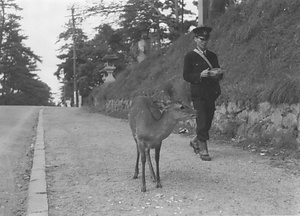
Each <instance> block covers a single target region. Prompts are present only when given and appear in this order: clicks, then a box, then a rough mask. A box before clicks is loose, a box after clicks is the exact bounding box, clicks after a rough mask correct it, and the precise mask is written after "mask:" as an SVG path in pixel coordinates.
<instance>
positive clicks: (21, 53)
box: [0, 0, 51, 105]
mask: <svg viewBox="0 0 300 216" xmlns="http://www.w3.org/2000/svg"><path fill="white" fill-rule="evenodd" d="M0 10H1V11H0V104H7V105H15V104H16V105H21V104H22V105H49V102H50V99H51V93H50V88H49V86H47V84H45V83H43V82H42V81H40V80H39V79H38V76H37V75H36V73H35V71H36V70H37V65H36V63H37V62H41V59H40V57H38V56H37V55H35V54H34V53H33V52H32V51H31V49H30V48H28V47H25V46H24V44H23V41H24V40H26V39H27V37H26V36H24V35H21V34H20V31H21V29H20V24H19V20H20V19H21V18H20V16H17V15H16V14H14V13H15V12H17V11H19V10H21V8H19V6H18V5H17V4H16V3H15V2H14V0H0Z"/></svg>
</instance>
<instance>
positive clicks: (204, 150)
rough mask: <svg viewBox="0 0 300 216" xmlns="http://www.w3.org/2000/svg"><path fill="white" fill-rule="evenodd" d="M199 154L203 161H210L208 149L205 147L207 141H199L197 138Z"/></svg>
mask: <svg viewBox="0 0 300 216" xmlns="http://www.w3.org/2000/svg"><path fill="white" fill-rule="evenodd" d="M198 143H199V154H200V158H201V160H203V161H211V157H210V156H209V154H208V149H207V142H206V140H205V141H200V140H199V142H198Z"/></svg>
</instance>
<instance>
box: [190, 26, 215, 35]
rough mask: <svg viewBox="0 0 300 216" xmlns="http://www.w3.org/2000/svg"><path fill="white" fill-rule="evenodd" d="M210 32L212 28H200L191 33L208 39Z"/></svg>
mask: <svg viewBox="0 0 300 216" xmlns="http://www.w3.org/2000/svg"><path fill="white" fill-rule="evenodd" d="M211 31H212V28H210V27H207V26H200V27H197V28H194V29H193V33H194V34H195V36H203V37H209V33H210V32H211Z"/></svg>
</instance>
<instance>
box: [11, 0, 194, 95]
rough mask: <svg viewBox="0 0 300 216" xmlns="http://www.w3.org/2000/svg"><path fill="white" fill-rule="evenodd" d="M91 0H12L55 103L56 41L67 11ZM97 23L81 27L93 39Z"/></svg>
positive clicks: (68, 16)
mask: <svg viewBox="0 0 300 216" xmlns="http://www.w3.org/2000/svg"><path fill="white" fill-rule="evenodd" d="M92 1H94V2H95V1H96V2H97V0H15V2H16V4H17V5H19V6H20V7H21V8H23V10H22V11H19V12H18V15H20V16H21V17H22V20H21V21H20V24H21V29H22V30H23V34H24V35H26V36H28V39H27V40H26V41H24V43H25V45H26V46H27V47H29V48H31V50H32V51H33V52H34V53H35V54H36V55H38V56H41V58H42V60H43V62H42V63H39V64H38V68H39V69H40V70H41V71H40V72H38V73H37V74H38V76H39V77H40V78H41V80H42V81H43V82H45V83H46V84H47V85H48V86H49V87H50V88H51V89H52V93H53V94H54V95H53V96H54V97H55V98H56V100H55V101H58V98H59V97H60V93H59V87H60V86H61V84H59V82H58V80H57V79H56V77H55V76H54V75H53V74H54V72H55V71H56V69H57V64H59V63H61V61H59V59H58V58H57V57H56V56H57V55H59V54H60V53H59V51H58V49H59V48H60V46H61V45H62V44H56V41H57V40H58V36H59V34H60V33H62V32H63V31H64V30H65V29H64V25H65V23H67V22H68V20H69V19H70V15H71V11H70V10H68V9H70V7H71V6H72V5H74V4H75V5H76V6H84V5H88V4H91V2H92ZM105 1H107V2H112V1H115V0H105ZM118 1H120V0H118ZM186 3H187V4H188V5H189V6H191V3H192V0H187V1H186ZM94 20H95V18H94ZM99 24H100V23H99V20H98V21H97V22H95V21H94V22H93V20H91V19H90V20H87V21H86V22H85V23H84V24H83V25H82V26H81V27H82V28H83V30H84V32H85V33H86V34H88V35H89V36H90V37H92V36H93V35H94V34H95V32H94V30H93V28H94V27H96V26H99Z"/></svg>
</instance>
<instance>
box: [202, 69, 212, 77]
mask: <svg viewBox="0 0 300 216" xmlns="http://www.w3.org/2000/svg"><path fill="white" fill-rule="evenodd" d="M209 76H210V72H209V68H207V69H205V70H204V71H202V72H201V73H200V78H202V77H209Z"/></svg>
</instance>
